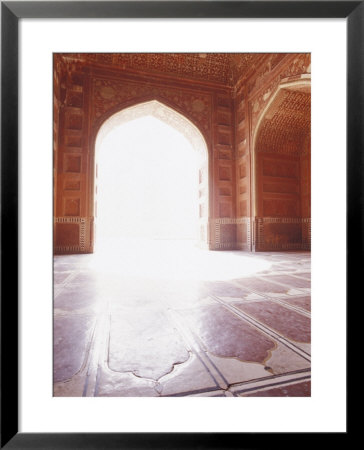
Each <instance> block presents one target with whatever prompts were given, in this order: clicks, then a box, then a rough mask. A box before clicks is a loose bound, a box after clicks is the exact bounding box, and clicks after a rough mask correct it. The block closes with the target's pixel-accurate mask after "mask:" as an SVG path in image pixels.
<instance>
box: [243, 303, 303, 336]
mask: <svg viewBox="0 0 364 450" xmlns="http://www.w3.org/2000/svg"><path fill="white" fill-rule="evenodd" d="M235 306H236V307H237V308H239V309H240V310H241V311H244V312H246V313H247V314H249V315H250V316H252V317H254V318H255V319H257V320H259V321H260V322H261V323H263V324H265V325H268V326H269V327H270V328H272V329H273V330H275V331H277V332H278V333H279V334H281V335H283V336H285V337H287V338H288V339H291V340H293V341H297V342H305V343H309V342H310V341H311V320H310V318H309V317H306V316H304V315H302V314H299V313H298V312H295V311H292V310H291V309H289V308H286V307H284V306H283V305H281V304H278V303H274V302H272V301H270V300H267V301H265V302H257V303H246V302H244V303H243V302H241V303H237V304H235Z"/></svg>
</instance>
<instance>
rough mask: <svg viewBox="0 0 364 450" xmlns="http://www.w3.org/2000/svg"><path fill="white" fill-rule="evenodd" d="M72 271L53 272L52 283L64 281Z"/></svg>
mask: <svg viewBox="0 0 364 450" xmlns="http://www.w3.org/2000/svg"><path fill="white" fill-rule="evenodd" d="M71 273H72V272H69V271H67V272H55V274H54V276H53V283H54V284H61V283H63V282H64V281H66V280H67V278H68V277H69V276H70V275H71Z"/></svg>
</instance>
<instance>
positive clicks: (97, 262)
mask: <svg viewBox="0 0 364 450" xmlns="http://www.w3.org/2000/svg"><path fill="white" fill-rule="evenodd" d="M270 265H271V263H270V262H269V261H267V260H266V259H264V257H262V258H259V259H258V258H250V257H249V256H246V255H244V253H243V252H239V251H223V252H220V251H208V250H201V249H200V248H198V247H197V246H196V245H194V244H193V241H183V240H165V241H157V240H152V239H130V238H129V239H118V240H117V239H115V240H113V241H112V242H111V241H110V242H109V246H107V245H104V246H103V247H102V248H101V249H100V250H99V251H98V252H97V253H95V255H93V258H92V259H91V260H90V262H89V268H90V269H91V270H95V271H96V272H97V273H98V274H99V275H100V276H103V275H106V276H111V277H113V276H114V275H115V273H117V274H118V279H120V280H121V279H123V278H126V279H128V280H130V279H131V278H133V279H152V280H153V279H154V280H201V281H209V280H210V281H212V280H216V281H218V280H220V281H222V280H231V279H234V278H242V277H246V276H249V275H252V274H254V273H256V272H260V271H263V270H268V269H269V267H270Z"/></svg>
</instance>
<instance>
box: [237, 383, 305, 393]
mask: <svg viewBox="0 0 364 450" xmlns="http://www.w3.org/2000/svg"><path fill="white" fill-rule="evenodd" d="M241 397H311V382H310V381H304V382H303V383H295V384H288V385H285V386H280V387H276V388H270V389H264V390H259V391H256V392H252V393H245V394H241Z"/></svg>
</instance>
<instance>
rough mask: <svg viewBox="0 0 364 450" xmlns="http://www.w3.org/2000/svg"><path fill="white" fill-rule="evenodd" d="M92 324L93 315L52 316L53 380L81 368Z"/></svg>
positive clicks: (70, 375)
mask: <svg viewBox="0 0 364 450" xmlns="http://www.w3.org/2000/svg"><path fill="white" fill-rule="evenodd" d="M94 324H95V318H94V317H93V316H86V315H66V316H59V317H55V318H54V327H53V358H54V359H53V371H54V381H55V382H57V381H64V380H67V379H69V378H71V377H72V376H73V375H75V374H76V373H77V372H78V371H79V370H80V369H81V368H82V366H83V364H84V363H85V360H86V357H87V352H88V345H89V344H90V341H91V335H92V330H93V327H94Z"/></svg>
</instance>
